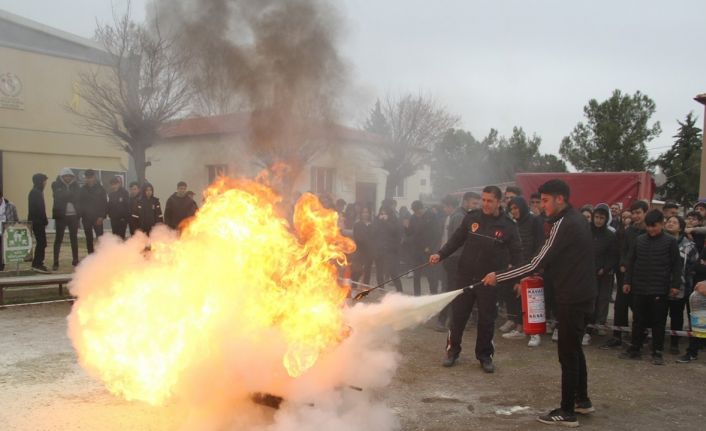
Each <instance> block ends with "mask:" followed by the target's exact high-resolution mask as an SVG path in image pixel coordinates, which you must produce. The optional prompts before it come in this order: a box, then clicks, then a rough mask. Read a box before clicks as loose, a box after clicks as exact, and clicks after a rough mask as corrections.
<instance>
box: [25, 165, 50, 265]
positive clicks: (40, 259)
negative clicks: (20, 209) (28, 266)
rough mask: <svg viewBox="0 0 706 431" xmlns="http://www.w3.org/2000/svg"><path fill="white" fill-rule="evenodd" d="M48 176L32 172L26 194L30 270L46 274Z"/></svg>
mask: <svg viewBox="0 0 706 431" xmlns="http://www.w3.org/2000/svg"><path fill="white" fill-rule="evenodd" d="M47 179H48V177H47V176H46V175H44V174H34V175H33V176H32V190H30V191H29V195H28V196H27V203H28V208H29V214H28V215H27V220H28V221H29V222H30V223H31V224H32V233H34V241H35V247H34V257H33V258H32V270H34V271H36V272H41V273H43V274H48V273H49V269H47V267H46V266H44V256H45V254H44V253H45V250H46V248H47V231H46V229H47V224H49V220H47V210H46V205H45V204H44V188H45V187H46V185H47Z"/></svg>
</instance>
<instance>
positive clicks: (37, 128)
mask: <svg viewBox="0 0 706 431" xmlns="http://www.w3.org/2000/svg"><path fill="white" fill-rule="evenodd" d="M0 59H2V62H1V63H0V74H4V73H12V74H14V75H15V76H16V77H17V78H19V80H20V82H21V84H22V90H21V93H20V95H19V96H18V97H19V99H20V101H21V109H11V108H0V151H2V154H3V157H2V173H3V175H2V183H3V191H4V195H5V196H6V197H7V198H8V199H9V200H11V201H12V202H14V203H15V204H16V205H17V209H18V212H19V216H20V218H22V219H24V218H26V217H27V194H28V192H29V190H30V188H31V187H32V181H31V177H32V175H33V174H34V173H37V172H41V173H44V174H46V175H47V176H48V177H49V178H50V181H53V179H54V178H56V176H57V174H58V171H59V169H61V168H62V167H72V168H93V169H104V170H114V171H127V167H128V160H127V155H126V154H125V153H124V152H122V151H120V150H119V148H118V147H117V145H116V144H115V143H114V142H113V141H112V140H111V139H110V138H107V137H104V136H99V135H96V134H94V133H91V132H87V131H86V130H85V129H83V128H82V127H81V126H80V124H79V119H78V118H77V117H76V116H75V115H73V114H71V113H70V112H68V110H67V109H66V106H67V105H71V104H73V106H77V107H79V108H81V107H82V101H81V100H80V99H79V98H78V96H77V95H76V93H75V88H76V86H77V85H78V84H77V81H78V74H79V72H80V71H84V70H90V69H94V68H98V67H101V66H98V65H96V64H92V63H87V62H84V61H78V60H72V59H67V58H63V57H58V56H52V55H48V54H41V53H36V52H28V51H23V50H18V49H13V48H7V47H0ZM45 200H46V204H47V212H48V216H49V217H51V203H52V201H51V190H50V189H49V190H45Z"/></svg>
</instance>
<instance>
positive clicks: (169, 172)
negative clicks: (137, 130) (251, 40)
mask: <svg viewBox="0 0 706 431" xmlns="http://www.w3.org/2000/svg"><path fill="white" fill-rule="evenodd" d="M248 124H249V114H248V113H240V114H228V115H221V116H214V117H202V118H189V119H185V120H180V121H175V122H173V123H170V124H168V125H167V126H166V127H165V128H164V129H163V131H162V140H161V141H160V142H159V143H158V144H156V145H154V146H153V147H151V148H150V149H149V150H148V152H147V160H148V162H149V163H150V166H149V167H148V168H147V174H146V176H147V179H148V181H149V182H151V183H152V184H153V185H154V187H155V194H156V195H157V196H159V197H162V200H164V199H166V198H167V197H168V196H169V195H170V194H171V193H173V192H174V191H175V190H176V184H177V182H179V181H185V182H186V183H187V184H188V185H189V189H191V190H193V191H194V192H195V193H196V194H197V201H198V203H199V204H200V203H201V202H200V198H198V196H199V195H200V194H201V193H202V192H203V191H204V190H205V189H206V188H207V187H208V185H209V184H210V183H211V182H213V180H214V179H215V178H216V177H217V176H218V175H228V176H234V177H239V176H245V177H253V176H255V175H257V174H258V173H259V172H260V171H261V170H262V169H263V166H262V165H261V164H259V163H258V161H257V159H256V158H255V157H253V156H252V151H250V150H249V148H248V131H249V129H248ZM328 139H330V140H331V141H332V142H330V145H328V146H327V149H326V150H325V151H321V152H320V153H318V154H317V155H316V156H315V157H314V158H313V159H312V160H311V162H310V163H309V165H307V166H306V167H305V168H304V170H303V171H302V172H301V174H300V175H299V176H298V178H297V179H296V181H295V184H294V185H293V190H294V191H298V192H313V193H317V194H329V195H330V196H331V197H333V198H334V199H339V198H342V199H344V200H345V201H346V202H349V203H351V202H358V203H361V204H364V205H369V206H371V207H373V208H375V209H376V210H377V208H379V206H380V203H381V201H382V199H383V198H384V196H385V181H386V178H387V174H386V173H385V171H383V170H382V169H380V162H379V161H378V160H376V159H375V157H374V156H373V153H372V152H371V151H370V147H371V146H374V145H380V143H381V142H382V141H381V138H380V137H379V136H377V135H374V134H370V133H367V132H364V131H361V130H355V129H351V128H347V127H343V126H335V127H334V129H333V132H332V133H330V134H329V135H328ZM429 176H430V169H429V168H428V167H426V168H424V169H422V170H420V171H419V172H417V173H416V174H415V175H413V176H411V177H409V178H407V179H405V181H404V183H403V184H402V186H401V187H398V188H397V193H396V195H397V196H395V197H394V198H395V200H396V201H397V203H398V207H402V206H407V207H408V208H409V206H410V204H411V203H412V201H414V200H416V199H420V198H421V197H422V196H423V195H428V194H430V193H431V185H430V181H429Z"/></svg>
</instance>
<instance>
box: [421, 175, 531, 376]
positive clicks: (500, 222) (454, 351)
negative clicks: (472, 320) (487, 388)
mask: <svg viewBox="0 0 706 431" xmlns="http://www.w3.org/2000/svg"><path fill="white" fill-rule="evenodd" d="M501 198H502V193H501V191H500V189H499V188H498V187H496V186H488V187H486V188H484V189H483V195H482V197H481V209H480V210H473V211H471V212H469V213H468V214H467V215H466V217H465V218H464V219H463V222H462V223H461V226H459V228H458V229H457V230H456V231H455V232H454V234H453V235H452V236H451V238H449V240H448V241H447V242H446V244H444V245H443V246H442V247H441V250H439V252H438V253H437V254H433V255H431V256H430V257H429V262H430V263H432V264H436V263H438V262H439V261H440V260H443V259H445V258H447V257H448V256H451V255H452V254H453V252H454V251H456V250H457V249H458V248H459V247H461V246H463V251H462V252H461V257H460V259H459V264H458V275H457V283H458V284H457V286H456V287H457V288H459V289H460V288H462V287H465V286H469V285H471V284H474V283H477V282H479V281H481V280H482V279H483V277H484V276H485V275H486V274H487V273H488V272H493V271H496V270H497V271H505V270H507V269H508V268H511V267H513V266H517V265H518V264H519V263H520V259H521V253H522V251H521V247H520V235H519V232H518V230H517V225H515V222H513V221H512V219H511V218H510V217H509V216H508V215H507V214H506V213H505V212H504V211H503V209H502V208H501V207H500V200H501ZM497 297H498V295H497V289H496V288H495V287H494V286H480V287H477V288H474V289H472V290H468V291H466V292H464V293H462V294H461V295H459V296H458V297H457V298H456V299H454V300H453V302H452V303H451V323H450V325H449V335H448V339H447V342H446V356H445V358H444V361H443V365H444V366H445V367H450V366H452V365H454V363H455V362H456V360H457V359H458V355H459V354H460V353H461V339H462V337H463V329H464V328H465V326H466V322H468V317H469V316H470V314H471V310H472V309H473V304H474V303H477V304H478V334H477V337H476V358H477V359H478V360H479V361H480V365H481V367H482V368H483V371H485V372H487V373H492V372H494V371H495V366H494V364H493V353H494V352H495V348H494V346H493V333H494V332H495V317H496V314H497Z"/></svg>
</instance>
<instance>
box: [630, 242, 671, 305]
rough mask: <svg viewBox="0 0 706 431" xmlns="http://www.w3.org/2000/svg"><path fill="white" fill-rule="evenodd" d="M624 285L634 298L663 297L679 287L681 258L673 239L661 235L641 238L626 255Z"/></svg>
mask: <svg viewBox="0 0 706 431" xmlns="http://www.w3.org/2000/svg"><path fill="white" fill-rule="evenodd" d="M627 262H628V270H627V272H626V273H625V284H629V285H630V289H631V292H632V293H633V294H635V295H666V294H668V293H669V289H679V285H680V284H681V270H682V265H681V257H680V256H679V246H678V244H677V240H676V238H674V237H673V236H671V235H667V234H665V233H664V232H662V233H660V234H659V235H657V236H649V235H648V234H646V233H645V234H642V235H640V236H638V237H637V240H636V242H635V247H633V248H632V249H631V250H630V253H629V254H628V261H627Z"/></svg>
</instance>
